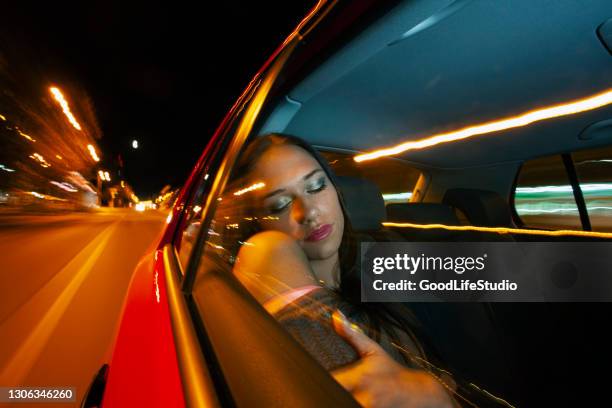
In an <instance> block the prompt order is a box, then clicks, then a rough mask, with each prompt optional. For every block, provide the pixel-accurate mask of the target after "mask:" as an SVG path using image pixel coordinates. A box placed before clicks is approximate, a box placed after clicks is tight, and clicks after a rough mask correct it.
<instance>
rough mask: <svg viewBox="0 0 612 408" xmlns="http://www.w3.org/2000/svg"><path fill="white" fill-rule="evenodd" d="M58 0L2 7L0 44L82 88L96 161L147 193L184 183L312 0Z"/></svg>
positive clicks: (51, 75)
mask: <svg viewBox="0 0 612 408" xmlns="http://www.w3.org/2000/svg"><path fill="white" fill-rule="evenodd" d="M58 3H59V2H40V3H38V4H36V3H34V2H30V3H29V4H28V3H27V2H11V4H3V5H2V11H1V14H2V16H1V17H0V24H1V28H0V34H1V35H2V37H3V38H2V39H3V40H4V41H5V44H6V43H11V45H12V46H15V47H16V49H18V50H23V53H21V52H20V53H19V54H20V55H22V56H21V57H20V58H24V59H28V58H29V59H30V60H35V63H36V64H38V65H39V66H40V67H41V70H44V71H45V73H46V74H47V75H48V76H49V79H50V80H52V81H55V82H58V83H59V84H61V83H63V82H70V83H73V84H77V85H78V86H79V87H80V88H83V89H84V90H85V92H86V93H87V94H88V95H89V96H90V97H91V99H92V101H93V105H94V108H95V111H96V114H97V118H98V121H99V126H100V128H101V130H102V138H101V139H100V140H99V141H98V144H99V145H100V147H101V149H102V155H103V157H104V160H105V161H106V162H109V161H112V158H116V157H117V155H119V154H120V155H121V156H122V157H123V161H124V166H125V178H126V180H127V181H128V182H129V183H130V184H132V185H133V187H134V189H135V191H136V193H137V194H138V195H139V196H141V197H147V196H152V195H155V194H156V193H157V192H159V190H160V189H161V188H162V187H163V186H164V185H166V184H171V185H172V186H174V187H177V186H180V185H181V184H182V183H183V182H184V181H185V179H186V177H187V175H188V173H189V171H190V170H191V168H192V167H193V165H194V164H195V162H196V160H197V158H198V157H199V155H200V153H201V152H202V149H203V148H204V145H205V143H206V141H207V140H208V138H209V137H210V136H211V135H212V133H213V132H214V130H215V129H216V127H217V125H218V124H219V123H220V121H221V119H222V118H223V116H224V115H225V113H226V112H227V111H228V109H229V108H230V107H231V106H232V104H233V103H234V101H235V99H236V98H237V97H238V96H239V95H240V93H241V92H242V90H243V89H244V88H245V87H246V85H247V84H248V82H249V81H250V79H251V78H252V77H253V75H254V74H255V73H256V72H257V70H258V69H259V68H260V67H261V65H262V64H263V63H264V62H265V61H266V60H267V58H268V57H269V55H270V54H271V53H272V52H273V51H274V50H275V49H276V48H277V47H278V45H279V44H280V43H281V42H282V41H283V40H284V39H285V38H286V36H287V35H288V34H289V33H290V32H291V31H292V29H293V28H294V27H295V26H296V25H297V24H298V23H299V21H300V20H301V19H302V18H303V16H304V15H305V14H306V13H307V12H308V11H309V10H310V9H311V8H312V6H313V5H314V4H315V3H316V2H315V1H314V0H312V1H293V0H292V1H285V2H278V3H274V2H244V3H243V4H240V3H238V2H232V1H226V2H215V3H209V2H198V3H193V2H190V3H187V2H184V3H179V2H172V1H164V2H162V3H153V2H143V3H134V2H131V3H129V4H127V2H118V1H114V2H113V1H84V2H80V3H75V4H68V3H63V4H58ZM196 5H197V6H198V7H196ZM14 55H15V54H13V57H14ZM9 63H10V61H9ZM21 63H23V64H29V63H33V61H21ZM132 139H138V140H139V143H140V148H139V149H138V150H133V149H131V141H132ZM108 164H109V165H111V164H110V163H108Z"/></svg>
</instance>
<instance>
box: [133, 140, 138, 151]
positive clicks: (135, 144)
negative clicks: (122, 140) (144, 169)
mask: <svg viewBox="0 0 612 408" xmlns="http://www.w3.org/2000/svg"><path fill="white" fill-rule="evenodd" d="M132 148H133V149H138V140H136V139H134V140H132Z"/></svg>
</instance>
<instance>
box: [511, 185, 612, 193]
mask: <svg viewBox="0 0 612 408" xmlns="http://www.w3.org/2000/svg"><path fill="white" fill-rule="evenodd" d="M580 189H581V190H582V191H583V192H589V193H590V192H595V191H612V183H588V184H580ZM572 191H573V190H572V186H571V185H564V186H538V187H517V189H516V192H517V193H518V194H537V193H571V192H572Z"/></svg>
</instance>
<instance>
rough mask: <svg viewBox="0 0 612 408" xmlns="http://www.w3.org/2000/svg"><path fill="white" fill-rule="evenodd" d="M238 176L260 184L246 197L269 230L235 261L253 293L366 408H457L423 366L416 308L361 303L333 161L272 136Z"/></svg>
mask: <svg viewBox="0 0 612 408" xmlns="http://www.w3.org/2000/svg"><path fill="white" fill-rule="evenodd" d="M237 173H238V176H239V181H240V182H241V183H242V185H243V186H245V188H247V189H248V186H255V188H253V189H252V190H251V191H249V194H244V198H247V197H248V199H250V202H249V205H248V206H247V207H248V208H251V209H253V210H254V211H253V214H252V215H253V217H255V218H256V219H257V224H258V227H259V229H260V231H259V232H257V233H255V234H254V235H252V236H251V237H250V238H249V239H248V240H247V241H246V242H245V245H243V246H242V247H241V249H240V252H239V253H238V257H237V261H236V263H235V266H234V272H235V274H236V276H237V277H238V278H239V279H240V280H241V282H242V283H243V284H244V285H245V286H246V287H247V289H248V290H249V291H250V292H251V293H252V294H253V296H255V298H256V299H257V300H258V301H259V302H261V303H262V304H263V305H264V307H266V309H267V310H268V311H270V312H271V313H272V314H273V315H275V316H276V317H277V318H278V319H279V321H281V323H282V324H284V325H285V327H287V328H288V329H289V331H290V332H291V333H292V334H294V335H295V336H296V338H298V340H299V341H301V342H302V344H303V345H304V346H305V347H306V348H307V349H308V351H310V352H311V353H312V354H313V355H314V357H315V358H317V360H319V361H320V362H321V363H322V364H323V365H324V366H326V367H327V368H329V369H331V370H333V371H332V374H333V376H334V378H336V380H337V381H338V382H339V383H340V384H342V385H343V386H344V387H345V388H346V389H347V390H348V391H350V392H351V393H352V394H353V395H354V396H355V398H356V399H357V400H358V401H359V402H360V403H361V404H362V405H364V406H377V407H384V406H407V407H408V406H409V407H447V406H452V405H453V403H452V399H451V398H450V396H449V392H451V391H452V387H450V386H449V385H448V382H446V381H441V379H440V378H439V377H434V376H433V375H431V374H429V373H428V372H426V371H423V370H421V369H418V368H420V367H423V362H424V361H425V360H424V359H423V357H424V355H423V352H422V349H421V348H420V347H419V344H418V342H417V341H416V340H415V337H414V336H413V335H412V331H411V330H410V329H411V327H410V326H411V325H412V326H414V324H413V321H412V320H411V319H410V318H409V316H408V315H407V314H406V312H407V310H404V311H402V312H401V313H400V312H398V311H397V309H396V308H395V309H394V308H393V307H391V306H387V305H382V304H379V305H371V304H363V305H362V304H361V303H360V301H359V299H360V293H359V291H360V286H359V277H358V267H357V259H356V258H357V257H356V254H357V250H356V248H357V242H358V240H357V239H356V236H355V234H354V233H353V232H352V230H351V226H350V221H349V220H348V218H347V217H346V216H345V211H344V204H343V202H342V197H341V195H340V194H339V193H338V191H337V189H336V182H335V178H334V175H333V173H332V171H331V170H330V169H329V167H328V165H327V163H326V162H325V160H323V159H322V158H321V157H320V156H319V155H318V153H317V152H316V151H315V150H314V149H313V148H312V147H310V146H309V145H308V144H307V143H306V142H304V141H302V140H301V139H298V138H295V137H290V136H284V135H267V136H263V137H259V138H257V139H255V140H254V141H253V142H252V143H251V144H250V145H249V146H248V147H247V149H246V150H245V151H244V152H243V154H242V156H241V161H240V163H239V165H238V170H237ZM341 311H343V312H344V313H346V314H347V315H349V316H350V317H351V320H353V321H356V322H357V323H359V325H357V324H351V323H349V321H348V320H347V318H345V317H344V315H343V313H342V312H341ZM332 316H333V317H332ZM326 317H329V318H330V319H329V321H330V322H331V321H333V323H332V324H331V325H330V326H329V327H333V329H334V330H335V331H336V333H337V335H336V334H334V333H333V331H331V330H328V331H327V332H326V331H325V327H326V326H325V324H322V323H321V322H322V321H325V318H326ZM360 326H361V327H364V328H365V331H366V332H367V334H368V335H369V336H370V337H372V338H374V339H376V341H373V340H372V339H371V338H370V337H368V335H366V334H365V333H364V331H363V329H361V328H360ZM413 328H414V327H413ZM338 335H339V336H338ZM342 339H344V340H342ZM349 345H350V346H349ZM415 368H416V369H415Z"/></svg>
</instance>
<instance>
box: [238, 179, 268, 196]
mask: <svg viewBox="0 0 612 408" xmlns="http://www.w3.org/2000/svg"><path fill="white" fill-rule="evenodd" d="M263 187H265V183H262V182H259V183H255V184H253V185H251V186H248V187H246V188H243V189H242V190H238V191H236V192H235V193H234V195H235V196H240V195H243V194H245V193H248V192H249V191H253V190H257V189H260V188H263Z"/></svg>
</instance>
